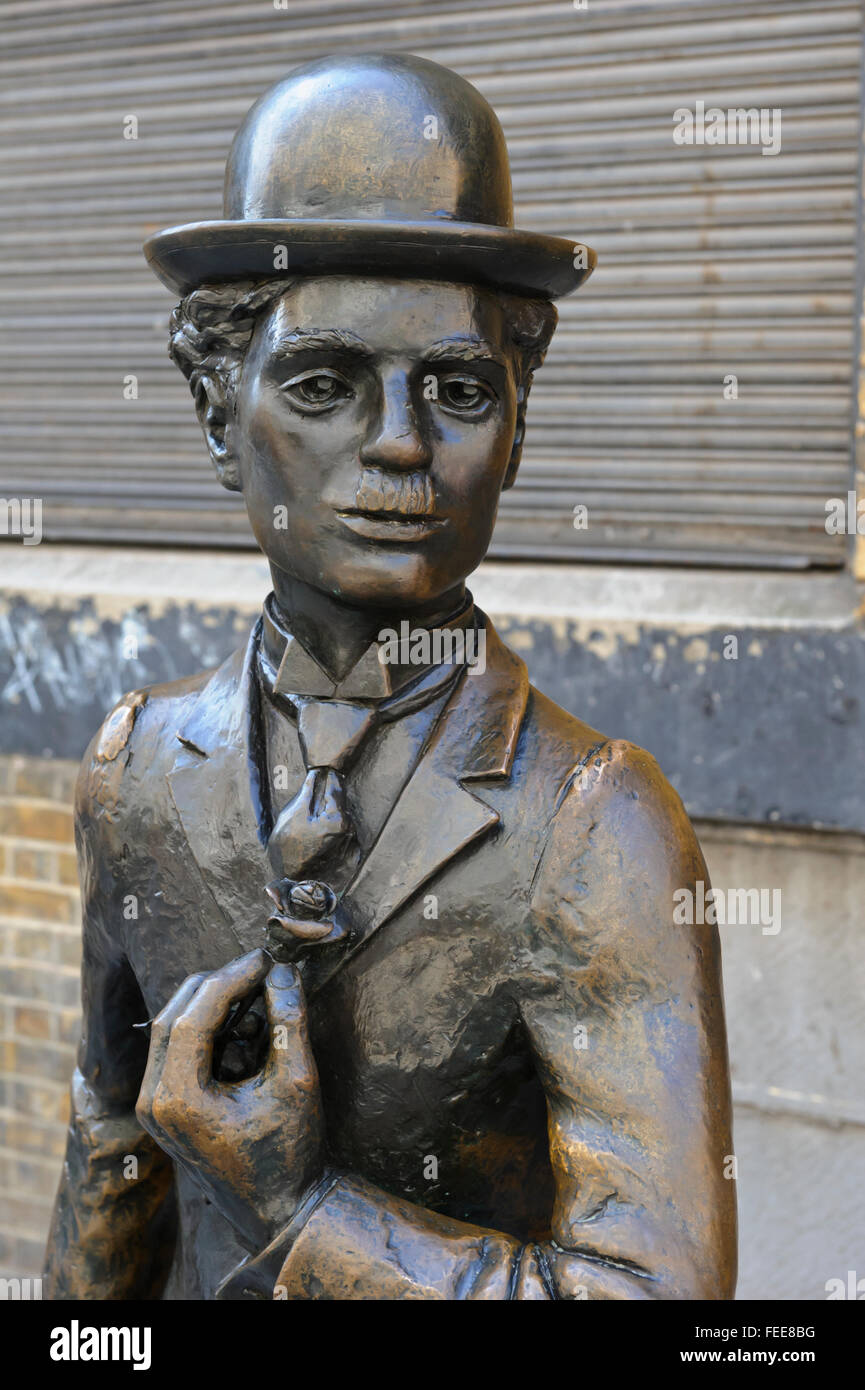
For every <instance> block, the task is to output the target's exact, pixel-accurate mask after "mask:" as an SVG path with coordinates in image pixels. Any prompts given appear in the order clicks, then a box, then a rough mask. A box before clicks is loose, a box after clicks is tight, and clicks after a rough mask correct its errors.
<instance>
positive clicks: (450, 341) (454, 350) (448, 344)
mask: <svg viewBox="0 0 865 1390" xmlns="http://www.w3.org/2000/svg"><path fill="white" fill-rule="evenodd" d="M423 356H424V360H425V361H426V362H441V361H448V362H497V363H498V365H499V366H500V367H507V365H508V358H507V354H506V353H504V352H502V350H501V348H498V347H496V346H495V344H494V343H491V342H489V341H488V339H486V338H475V337H468V338H463V337H454V338H442V340H441V341H440V342H438V343H433V345H432V347H429V348H427V350H426V352H425V353H424V354H423Z"/></svg>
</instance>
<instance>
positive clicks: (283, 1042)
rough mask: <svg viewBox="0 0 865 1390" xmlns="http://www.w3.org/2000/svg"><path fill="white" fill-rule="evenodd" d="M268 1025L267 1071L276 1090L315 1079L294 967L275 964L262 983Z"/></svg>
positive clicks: (303, 1009)
mask: <svg viewBox="0 0 865 1390" xmlns="http://www.w3.org/2000/svg"><path fill="white" fill-rule="evenodd" d="M264 1000H265V1007H266V1009H267V1025H268V1029H269V1031H270V1061H269V1066H268V1070H269V1071H270V1073H271V1076H272V1079H273V1082H274V1083H275V1085H276V1088H277V1089H278V1090H283V1089H285V1090H286V1091H288V1090H291V1091H295V1090H296V1089H297V1087H298V1086H299V1085H301V1086H302V1085H304V1084H310V1083H312V1082H314V1081H316V1080H317V1077H318V1073H317V1070H316V1065H315V1059H314V1057H313V1055H312V1047H311V1046H310V1042H309V1030H308V1027H307V1015H306V999H305V996H304V993H303V984H302V982H301V978H300V974H299V972H298V970H297V969H296V967H295V966H293V965H283V964H279V963H278V964H276V965H274V966H273V968H272V970H271V971H270V973H269V975H268V976H267V979H266V980H265V982H264Z"/></svg>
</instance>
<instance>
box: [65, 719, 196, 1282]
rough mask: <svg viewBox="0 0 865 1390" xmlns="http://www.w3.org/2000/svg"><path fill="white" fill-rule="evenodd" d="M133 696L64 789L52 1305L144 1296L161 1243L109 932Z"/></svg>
mask: <svg viewBox="0 0 865 1390" xmlns="http://www.w3.org/2000/svg"><path fill="white" fill-rule="evenodd" d="M144 698H145V697H144V696H143V695H141V694H137V695H133V696H127V697H126V698H125V700H123V701H121V703H120V704H119V705H118V706H117V708H116V709H115V710H114V711H113V712H112V714H111V715H110V716H109V718H108V719H107V720H106V722H105V724H104V725H103V727H102V729H101V730H100V731H99V733H98V734H97V736H96V738H95V739H94V741H93V743H92V744H91V746H90V748H89V749H88V751H87V754H86V755H85V758H84V762H83V763H82V767H81V772H80V775H79V778H78V784H77V789H76V805H75V838H76V845H77V849H78V862H79V874H80V878H81V888H82V906H83V937H84V939H83V959H82V1003H83V1013H84V1022H83V1034H82V1039H81V1044H80V1047H79V1053H78V1066H77V1068H76V1071H75V1074H74V1077H73V1082H72V1114H71V1120H70V1125H69V1134H68V1139H67V1145H66V1155H65V1159H64V1164H63V1172H62V1176H61V1180H60V1188H59V1191H58V1194H57V1200H56V1204H55V1208H54V1215H53V1220H52V1225H51V1231H50V1234H49V1238H48V1248H47V1251H46V1268H45V1295H46V1297H48V1298H54V1299H94V1300H95V1299H148V1298H156V1297H158V1296H159V1293H160V1291H161V1288H162V1284H163V1282H164V1278H165V1275H166V1273H167V1268H168V1264H169V1263H170V1256H171V1251H172V1248H173V1240H174V1209H173V1182H172V1179H173V1171H172V1166H171V1163H170V1161H169V1160H168V1159H167V1158H166V1156H165V1155H164V1154H163V1153H162V1151H161V1150H160V1149H159V1148H158V1147H157V1145H156V1144H155V1143H154V1141H153V1140H152V1139H151V1138H150V1137H149V1135H147V1134H145V1132H144V1130H142V1128H141V1126H140V1125H139V1124H138V1121H137V1120H136V1118H135V1102H136V1100H137V1098H138V1091H139V1088H140V1085H141V1079H142V1077H143V1074H144V1068H145V1065H146V1061H147V1047H148V1041H147V1036H146V1033H144V1032H143V1031H136V1030H135V1029H133V1027H132V1025H133V1024H134V1023H140V1022H142V1021H143V1019H144V1018H145V1012H144V1005H143V1002H142V999H141V994H140V991H139V989H138V984H137V982H136V980H135V976H134V974H133V972H132V968H131V966H130V964H129V961H128V960H127V958H126V955H125V953H124V951H123V947H122V930H121V929H122V923H123V911H124V897H125V892H124V889H125V888H126V890H127V891H128V885H124V883H123V861H124V857H125V856H124V855H123V853H122V852H121V845H120V838H119V836H118V833H117V832H118V826H119V823H120V820H121V817H122V777H123V769H124V767H125V765H126V762H127V760H128V757H129V748H128V740H129V736H130V733H131V731H132V726H133V724H134V722H135V717H136V714H137V712H138V710H139V709H140V707H141V705H142V704H143V702H144Z"/></svg>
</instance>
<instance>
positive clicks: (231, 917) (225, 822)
mask: <svg viewBox="0 0 865 1390" xmlns="http://www.w3.org/2000/svg"><path fill="white" fill-rule="evenodd" d="M257 640H258V628H257V627H256V628H255V630H254V631H253V633H252V636H251V638H250V641H249V644H248V646H247V649H246V651H245V652H242V651H241V652H236V653H235V654H234V656H232V657H229V659H228V661H226V662H225V664H224V665H223V666H221V667H220V668H219V669H218V670H217V671H216V672H214V674H213V676H211V678H210V680H209V681H208V682H207V683H206V684H205V685H204V686H202V688H201V690H200V692H199V695H198V699H197V701H196V703H195V706H194V708H193V711H192V714H191V716H190V717H189V718H188V719H187V720H186V722H185V723H184V725H183V727H182V728H181V729H180V730H179V732H178V735H177V739H178V756H177V761H176V762H175V765H174V768H173V769H172V771H171V772H169V773H168V774H167V777H168V784H169V787H170V789H171V796H172V798H173V800H174V805H175V807H176V808H177V814H178V815H179V817H180V820H181V823H182V825H183V829H184V832H185V834H186V838H187V840H188V842H189V847H190V849H191V851H192V854H193V855H194V857H195V861H196V863H197V864H198V867H199V869H200V870H201V873H202V876H203V878H204V882H205V884H206V885H207V888H208V889H209V891H210V893H211V895H212V897H213V899H214V901H215V903H216V905H217V906H218V908H219V909H220V911H221V913H222V914H223V916H224V918H225V920H226V921H227V923H228V925H229V926H230V928H231V930H232V932H233V934H234V936H235V938H236V940H237V943H238V945H239V946H240V948H241V949H242V950H243V951H250V950H252V949H253V948H254V947H256V946H263V945H264V926H265V922H266V920H267V914H268V907H267V899H266V898H265V894H264V885H265V884H266V883H268V882H269V881H270V879H271V878H272V877H273V871H272V869H271V867H270V864H269V862H268V859H267V854H266V851H265V847H264V844H263V843H262V840H261V838H260V835H259V822H260V815H261V807H260V795H259V787H258V770H257V762H256V759H255V758H254V757H252V746H251V745H252V724H251V716H252V712H253V710H254V708H255V705H254V703H253V697H254V696H255V693H256V692H255V686H254V683H253V682H254V671H253V660H254V656H255V652H256V649H257Z"/></svg>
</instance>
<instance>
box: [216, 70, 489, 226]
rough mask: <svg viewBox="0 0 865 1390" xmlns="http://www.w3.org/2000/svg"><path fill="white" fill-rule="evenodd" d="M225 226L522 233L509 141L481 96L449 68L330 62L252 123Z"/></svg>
mask: <svg viewBox="0 0 865 1390" xmlns="http://www.w3.org/2000/svg"><path fill="white" fill-rule="evenodd" d="M225 216H226V218H228V219H231V220H233V221H248V220H257V219H270V218H276V219H279V220H283V221H286V220H293V219H312V220H323V219H326V220H340V219H369V220H373V221H387V220H393V221H398V222H403V223H405V222H415V221H417V222H429V221H434V222H441V221H457V222H474V223H480V224H485V225H488V226H493V227H512V226H513V201H512V194H511V176H510V165H509V162H508V152H507V146H506V144H505V138H504V134H503V132H502V128H501V126H500V124H499V121H498V118H497V116H496V114H495V112H494V111H493V109H492V107H491V106H490V105H489V104H488V102H486V101H485V100H484V98H483V97H482V96H481V94H480V92H478V91H477V90H476V88H474V87H473V86H472V85H471V83H469V82H467V81H466V80H465V78H462V77H460V76H458V74H456V73H454V72H451V71H450V70H449V69H448V68H443V67H441V66H440V65H439V64H438V63H432V62H429V61H428V60H426V59H424V58H417V57H415V56H413V55H411V54H395V53H384V54H360V55H351V56H348V57H344V58H340V57H337V58H325V59H321V60H319V61H318V62H314V63H309V64H307V65H305V66H304V67H301V68H297V69H295V71H294V72H292V73H290V74H289V75H288V77H286V78H284V79H283V80H282V81H280V82H278V83H276V85H275V86H273V87H271V88H270V89H269V91H267V92H265V93H264V95H263V96H262V97H261V98H260V99H259V100H258V101H257V102H256V103H255V105H254V106H253V107H252V108H251V110H250V111H249V112H248V114H247V116H246V118H245V120H244V122H243V124H242V125H241V127H240V129H239V130H238V132H237V135H236V136H235V139H234V143H233V145H232V147H231V153H230V155H229V157H228V163H227V165H226V172H225Z"/></svg>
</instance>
